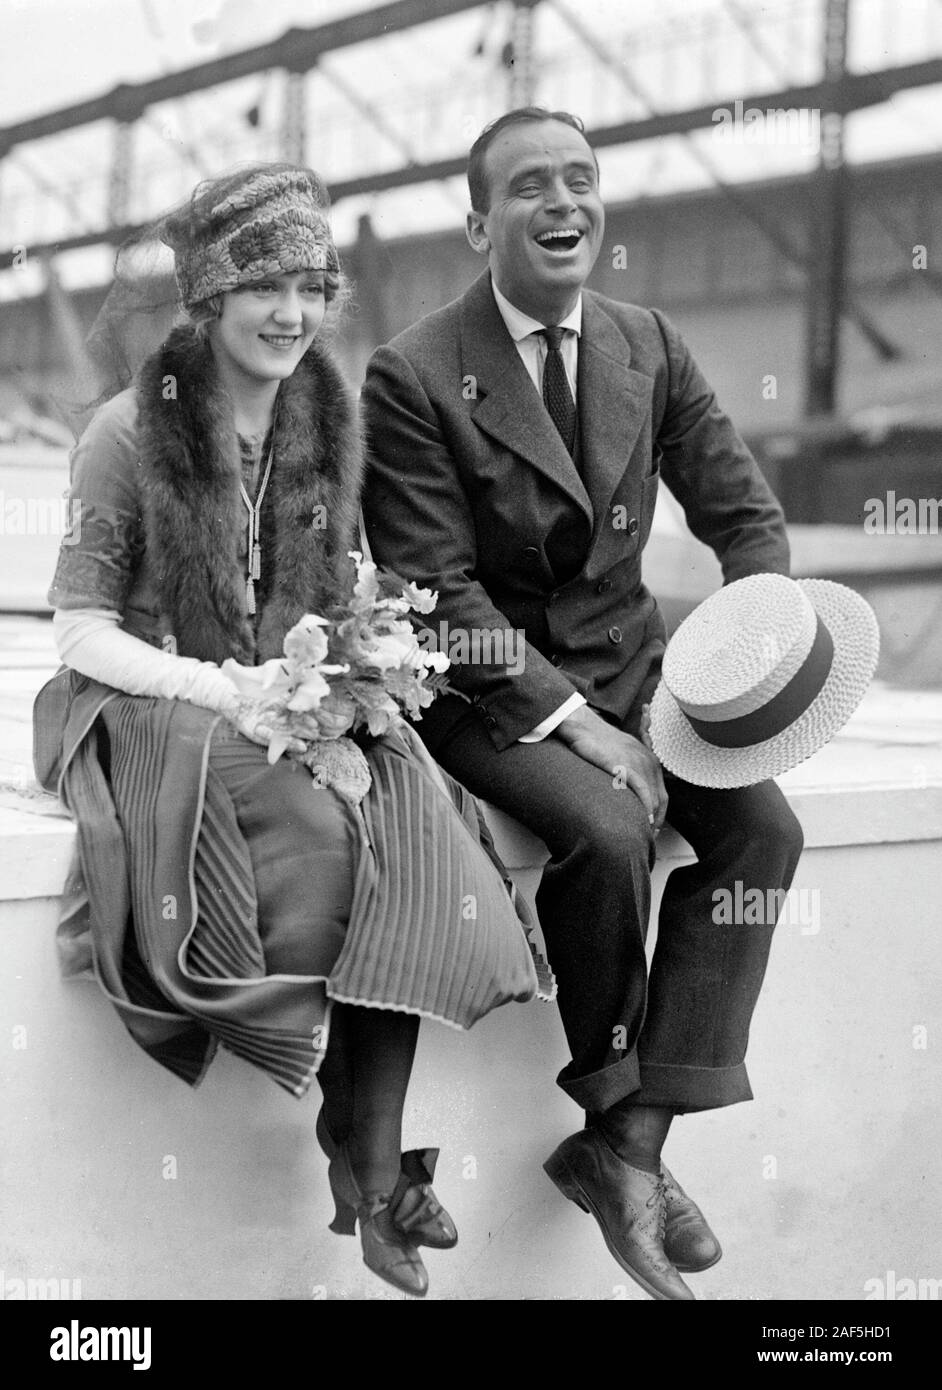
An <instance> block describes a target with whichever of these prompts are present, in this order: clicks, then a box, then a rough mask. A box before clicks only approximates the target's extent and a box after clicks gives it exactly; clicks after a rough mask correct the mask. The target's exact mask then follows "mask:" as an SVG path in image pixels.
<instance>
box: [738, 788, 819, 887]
mask: <svg viewBox="0 0 942 1390" xmlns="http://www.w3.org/2000/svg"><path fill="white" fill-rule="evenodd" d="M754 792H755V796H754V797H753V799H752V804H751V805H750V807H749V814H748V817H747V819H746V821H745V824H744V827H743V828H744V830H745V832H746V834H747V835H748V837H749V840H750V842H751V843H752V844H753V845H755V847H756V849H757V850H758V851H760V852H761V853H762V854H763V855H766V856H767V857H768V858H769V860H770V862H771V861H778V862H782V863H784V865H785V868H786V871H788V872H794V869H795V865H796V864H797V863H798V860H799V858H800V856H801V851H802V849H803V848H804V844H805V836H804V831H803V830H802V828H801V822H800V821H799V819H798V817H797V816H796V815H795V813H794V811H793V810H792V808H791V807H790V806H789V804H788V802H787V801H786V799H785V797H784V796H783V794H782V792H781V791H780V790H779V788H778V787H776V786H774V785H773V786H765V787H756V788H754Z"/></svg>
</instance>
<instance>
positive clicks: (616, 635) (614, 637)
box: [608, 627, 621, 647]
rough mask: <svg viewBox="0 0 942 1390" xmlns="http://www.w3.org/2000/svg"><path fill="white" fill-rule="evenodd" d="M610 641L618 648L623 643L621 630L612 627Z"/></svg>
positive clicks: (609, 635)
mask: <svg viewBox="0 0 942 1390" xmlns="http://www.w3.org/2000/svg"><path fill="white" fill-rule="evenodd" d="M608 640H609V641H610V642H613V643H614V645H615V646H616V647H617V646H618V644H619V642H620V641H621V628H620V627H610V628H609V630H608Z"/></svg>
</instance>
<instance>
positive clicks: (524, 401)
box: [461, 273, 592, 522]
mask: <svg viewBox="0 0 942 1390" xmlns="http://www.w3.org/2000/svg"><path fill="white" fill-rule="evenodd" d="M461 351H462V375H463V386H464V388H465V389H470V390H473V391H474V393H475V396H476V398H477V399H476V404H475V406H474V407H473V409H472V419H473V420H474V423H475V424H476V425H478V426H479V427H480V428H481V429H482V430H484V431H485V433H486V434H488V435H489V436H490V437H491V438H492V439H495V440H496V441H497V442H498V443H499V444H503V445H504V447H505V448H507V449H511V450H512V451H513V452H514V453H515V454H518V455H519V456H520V458H522V459H525V460H526V462H527V463H529V464H530V465H531V466H532V467H533V468H536V469H538V470H539V472H541V473H543V474H544V475H545V476H546V477H547V478H549V479H551V481H552V482H554V483H555V484H556V486H557V487H559V488H561V489H562V490H563V492H565V493H566V494H567V495H568V496H569V497H570V498H571V499H572V500H573V502H575V504H576V505H577V506H578V507H579V508H580V509H581V510H582V512H584V514H585V516H586V517H587V518H588V520H589V521H590V522H591V521H592V503H591V502H590V500H589V494H588V492H587V491H586V488H585V486H584V484H583V482H582V479H581V478H580V477H579V474H578V472H577V470H576V466H575V464H574V463H573V461H572V459H571V458H570V457H569V452H568V450H567V449H566V446H565V444H563V441H562V440H561V439H560V437H559V433H558V431H557V429H556V426H555V425H554V424H553V422H552V420H551V419H550V417H549V415H548V414H547V411H546V408H545V407H544V405H543V402H542V400H541V399H540V397H539V395H538V394H537V392H536V388H535V387H534V385H533V382H532V381H531V380H530V377H529V375H528V373H527V369H526V367H525V366H524V365H523V362H522V361H521V360H520V354H519V353H518V352H517V349H516V347H515V345H514V341H513V339H512V338H511V336H510V334H509V333H508V332H507V328H506V325H505V324H504V321H503V319H502V318H501V316H500V311H499V310H498V308H497V304H496V302H495V300H494V295H493V293H492V291H491V279H490V274H489V273H486V274H484V275H482V276H481V277H480V278H479V279H478V280H477V281H476V282H475V283H474V284H473V285H472V286H471V288H470V290H468V292H467V294H466V295H465V297H464V300H463V303H462V316H461ZM469 378H471V379H472V380H471V381H470V382H469Z"/></svg>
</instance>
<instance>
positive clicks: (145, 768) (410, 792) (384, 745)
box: [64, 695, 548, 1095]
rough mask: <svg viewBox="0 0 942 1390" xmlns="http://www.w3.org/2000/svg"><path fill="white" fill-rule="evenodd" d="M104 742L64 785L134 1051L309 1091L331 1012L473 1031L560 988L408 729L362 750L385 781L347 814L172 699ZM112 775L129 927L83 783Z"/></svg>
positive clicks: (121, 714) (122, 723) (448, 782)
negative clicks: (236, 1061)
mask: <svg viewBox="0 0 942 1390" xmlns="http://www.w3.org/2000/svg"><path fill="white" fill-rule="evenodd" d="M98 728H99V735H100V736H99V741H98V745H97V746H93V747H86V749H85V754H86V756H85V771H84V772H83V760H82V758H75V759H73V761H72V764H71V775H68V776H67V777H66V778H65V779H64V781H65V784H66V786H67V787H68V789H69V790H68V795H67V800H68V802H69V804H70V808H71V809H72V810H73V813H74V814H75V815H76V819H77V821H78V824H79V847H80V859H81V867H82V869H83V870H84V876H85V880H86V882H87V884H88V905H89V913H88V919H89V927H90V932H91V939H92V945H93V949H94V956H95V964H96V973H97V974H98V977H99V980H100V982H101V983H102V984H103V986H104V987H105V989H106V992H107V993H108V994H109V995H110V996H111V997H112V999H113V1001H114V1002H115V1003H116V1004H118V1006H119V1009H120V1011H121V1012H122V1015H123V1017H124V1019H125V1022H126V1023H127V1024H128V1026H129V1028H130V1029H131V1031H132V1033H133V1034H134V1035H135V1036H136V1037H137V1039H138V1041H139V1042H141V1043H142V1045H143V1046H145V1047H147V1049H148V1050H149V1051H151V1052H152V1054H153V1055H154V1056H155V1057H156V1059H157V1060H159V1061H162V1062H164V1064H165V1065H168V1066H170V1067H171V1068H172V1069H173V1070H176V1071H178V1073H179V1074H181V1075H183V1076H185V1079H187V1080H190V1081H193V1082H195V1081H196V1080H198V1079H199V1077H200V1076H201V1075H202V1073H203V1070H204V1069H205V1066H206V1065H207V1064H208V1061H209V1060H210V1058H211V1055H212V1051H213V1049H214V1047H215V1045H216V1044H217V1043H221V1044H222V1045H224V1046H225V1047H227V1048H228V1049H229V1050H231V1051H233V1052H235V1053H236V1054H237V1055H239V1056H242V1057H244V1058H245V1059H246V1060H248V1061H250V1062H252V1063H253V1064H254V1065H256V1066H259V1067H261V1068H262V1069H263V1070H265V1071H266V1072H267V1073H268V1074H269V1075H271V1076H272V1078H273V1079H274V1080H275V1081H277V1082H278V1083H279V1084H280V1085H282V1086H285V1087H286V1088H287V1089H289V1090H291V1091H292V1092H293V1093H295V1094H297V1095H300V1094H302V1093H303V1092H304V1091H305V1090H306V1089H307V1087H308V1085H309V1084H310V1081H311V1079H312V1078H313V1076H314V1074H315V1073H316V1071H317V1068H318V1066H319V1064H320V1061H321V1059H322V1058H323V1056H324V1054H325V1051H326V1049H327V1047H328V1046H329V1034H330V1013H331V1008H332V1006H333V1005H334V1004H336V1003H343V1004H352V1005H359V1006H363V1007H370V1008H386V1009H397V1010H403V1011H405V1012H408V1013H413V1014H417V1015H420V1016H422V1017H424V1018H430V1019H436V1020H438V1021H440V1022H442V1023H446V1024H450V1025H452V1026H454V1027H457V1028H463V1029H464V1028H469V1027H471V1025H472V1024H473V1023H474V1022H475V1021H476V1020H477V1019H479V1018H481V1017H483V1016H484V1015H485V1014H487V1013H488V1012H490V1011H491V1010H492V1009H494V1008H496V1007H498V1006H500V1005H502V1004H504V1003H507V1002H509V1001H511V1000H519V1001H523V1000H527V999H530V998H532V997H533V996H534V995H535V994H537V993H544V995H546V994H547V993H548V991H544V990H543V989H542V988H541V985H542V980H541V981H538V978H537V971H536V968H535V964H534V955H535V953H534V948H533V945H532V943H531V941H530V940H529V937H528V930H527V929H528V918H527V914H526V910H525V908H523V906H522V905H521V906H520V910H519V911H518V906H517V905H516V904H515V900H514V897H513V896H512V890H511V888H510V885H509V882H508V880H507V879H506V873H505V871H503V870H502V866H501V865H500V864H499V861H497V860H496V857H495V856H494V854H493V850H492V847H491V846H490V845H489V842H488V837H487V836H486V832H484V831H482V826H481V823H480V816H479V812H478V808H477V806H476V803H475V802H474V801H473V799H472V798H471V797H470V795H469V794H468V793H467V792H466V791H465V790H464V789H463V788H462V787H460V786H459V785H458V784H457V783H455V782H453V781H452V779H450V778H448V777H447V776H446V775H445V774H443V773H442V772H441V770H440V769H438V768H436V767H433V766H431V765H430V763H429V760H428V757H427V755H424V756H421V755H420V754H419V752H418V751H417V747H416V745H417V744H418V740H417V739H416V736H415V735H414V734H413V733H412V732H411V731H406V732H405V733H404V734H402V735H400V734H394V735H390V736H388V737H386V738H384V739H381V740H379V741H377V742H375V743H373V744H372V745H371V746H370V747H369V748H368V749H367V750H366V756H367V760H368V762H369V765H370V771H371V776H372V785H371V788H370V790H369V792H368V793H367V795H366V797H365V799H364V800H363V801H362V802H361V803H360V805H359V807H354V806H352V805H351V804H350V803H348V802H347V801H345V800H344V799H343V798H342V797H341V796H339V795H338V794H337V793H336V792H334V791H333V790H332V789H330V788H325V787H321V786H319V785H318V784H317V783H316V782H315V780H314V779H313V778H312V777H311V775H310V773H309V772H308V771H307V770H306V769H304V768H303V767H300V766H298V765H296V764H294V763H293V762H291V761H290V760H289V759H287V758H282V759H280V760H279V761H278V762H277V763H275V764H274V765H273V766H269V764H268V762H267V753H266V750H265V749H263V748H261V747H259V746H258V745H256V744H253V743H251V742H250V741H249V740H247V739H245V738H243V737H242V736H241V735H239V734H238V733H236V732H235V731H234V730H233V729H232V728H231V726H229V725H228V724H226V723H225V721H220V720H219V719H218V718H217V717H214V716H212V715H210V714H208V713H206V712H204V711H197V710H194V709H193V708H192V707H190V706H183V705H181V704H179V703H178V702H172V701H162V700H150V699H143V698H139V697H132V696H124V695H114V696H113V697H112V698H110V699H109V700H108V702H107V703H105V704H104V705H103V706H102V708H101V709H100V711H99V723H98ZM102 736H103V737H102ZM103 747H106V749H107V754H106V759H104V760H103V759H102V757H101V754H102V751H103ZM419 747H420V745H419ZM423 751H424V750H423ZM103 761H106V763H107V786H108V789H109V792H110V795H111V797H113V806H114V812H115V818H116V820H117V822H118V824H119V825H120V834H121V838H122V841H123V850H124V859H125V871H126V875H127V895H128V907H129V912H128V914H127V916H128V920H127V923H126V926H125V927H124V929H123V930H121V929H119V928H118V927H117V923H116V921H115V918H116V917H119V916H120V915H121V910H120V904H118V903H117V902H116V901H114V900H113V898H112V901H111V902H110V903H109V901H107V898H108V894H109V893H111V894H112V895H113V892H114V886H113V885H109V884H107V883H106V881H105V880H106V877H107V875H108V873H109V869H108V862H107V861H108V854H109V852H108V849H107V843H106V842H107V838H108V837H107V836H102V835H101V834H100V833H99V834H98V835H97V836H96V834H95V826H96V824H97V825H98V827H99V829H100V828H101V826H102V825H103V820H102V816H101V808H100V806H93V805H92V803H93V802H95V801H96V796H93V795H92V792H93V790H97V800H98V801H100V799H101V786H100V785H98V784H97V783H95V784H94V786H93V781H94V779H92V778H91V777H90V768H91V766H94V767H95V768H96V769H100V768H101V766H102V763H103ZM85 811H88V813H89V814H87V815H86V814H84V812H85ZM112 860H113V855H112ZM115 871H116V866H115V865H113V864H112V869H111V873H112V875H113V874H114V872H115ZM96 885H97V887H96ZM96 899H97V906H96ZM102 912H104V913H105V916H106V918H109V919H110V920H105V921H103V920H102ZM73 935H74V931H73ZM73 949H74V942H73Z"/></svg>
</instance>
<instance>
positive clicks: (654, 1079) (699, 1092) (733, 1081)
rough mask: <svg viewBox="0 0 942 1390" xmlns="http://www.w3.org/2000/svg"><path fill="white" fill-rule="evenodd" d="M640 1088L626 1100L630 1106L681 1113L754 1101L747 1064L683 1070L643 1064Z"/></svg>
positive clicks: (641, 1066)
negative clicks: (663, 1108)
mask: <svg viewBox="0 0 942 1390" xmlns="http://www.w3.org/2000/svg"><path fill="white" fill-rule="evenodd" d="M640 1072H641V1085H640V1089H639V1090H637V1091H635V1092H633V1093H632V1094H631V1095H630V1096H629V1097H627V1100H628V1103H629V1104H630V1105H664V1106H670V1107H671V1108H672V1109H674V1110H675V1111H676V1112H677V1113H678V1114H683V1113H684V1112H685V1111H688V1110H715V1109H718V1108H719V1107H720V1106H723V1105H737V1104H738V1103H739V1101H741V1100H752V1087H751V1086H750V1085H749V1075H748V1073H747V1071H746V1064H745V1062H738V1063H737V1064H736V1065H735V1066H733V1067H683V1066H674V1065H672V1064H671V1063H670V1062H642V1063H641V1065H640Z"/></svg>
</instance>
